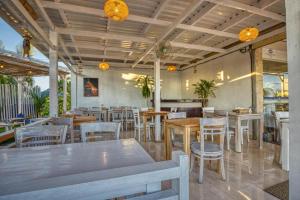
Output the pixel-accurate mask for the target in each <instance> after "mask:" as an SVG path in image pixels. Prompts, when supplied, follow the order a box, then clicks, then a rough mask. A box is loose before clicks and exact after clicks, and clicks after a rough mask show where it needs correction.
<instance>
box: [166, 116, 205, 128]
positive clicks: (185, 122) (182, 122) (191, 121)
mask: <svg viewBox="0 0 300 200" xmlns="http://www.w3.org/2000/svg"><path fill="white" fill-rule="evenodd" d="M165 122H166V125H168V124H172V125H175V126H182V127H199V126H200V118H196V117H194V118H184V119H168V120H166V121H165Z"/></svg>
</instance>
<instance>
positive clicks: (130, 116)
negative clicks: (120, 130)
mask: <svg viewBox="0 0 300 200" xmlns="http://www.w3.org/2000/svg"><path fill="white" fill-rule="evenodd" d="M128 119H131V120H132V119H133V112H132V108H130V107H126V108H125V120H126V121H127V120H128Z"/></svg>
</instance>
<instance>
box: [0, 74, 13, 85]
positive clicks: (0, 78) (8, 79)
mask: <svg viewBox="0 0 300 200" xmlns="http://www.w3.org/2000/svg"><path fill="white" fill-rule="evenodd" d="M0 84H9V85H17V81H16V79H14V77H12V76H8V75H0Z"/></svg>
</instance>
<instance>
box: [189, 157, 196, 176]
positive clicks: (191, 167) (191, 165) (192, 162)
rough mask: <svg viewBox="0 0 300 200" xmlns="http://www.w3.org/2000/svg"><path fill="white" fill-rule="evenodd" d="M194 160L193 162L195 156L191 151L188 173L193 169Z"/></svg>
mask: <svg viewBox="0 0 300 200" xmlns="http://www.w3.org/2000/svg"><path fill="white" fill-rule="evenodd" d="M194 162H195V156H194V155H193V153H191V155H190V173H191V172H192V171H193V168H194Z"/></svg>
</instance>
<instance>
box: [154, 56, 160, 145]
mask: <svg viewBox="0 0 300 200" xmlns="http://www.w3.org/2000/svg"><path fill="white" fill-rule="evenodd" d="M154 79H155V80H154V86H155V91H154V104H155V112H160V59H159V58H157V59H156V60H155V63H154ZM160 140H161V133H160V116H159V115H157V116H156V117H155V141H160Z"/></svg>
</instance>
